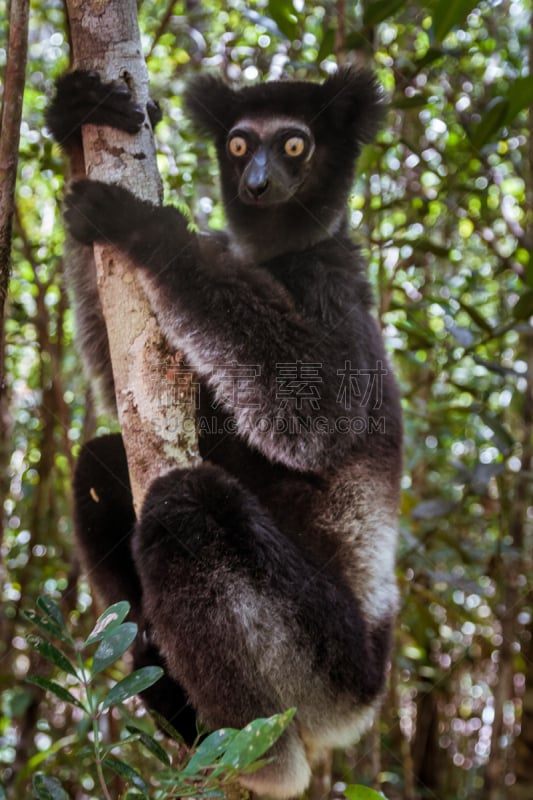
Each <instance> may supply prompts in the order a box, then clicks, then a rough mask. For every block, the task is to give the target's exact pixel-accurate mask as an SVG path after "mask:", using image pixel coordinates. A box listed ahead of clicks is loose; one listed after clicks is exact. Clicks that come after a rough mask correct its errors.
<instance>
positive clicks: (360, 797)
mask: <svg viewBox="0 0 533 800" xmlns="http://www.w3.org/2000/svg"><path fill="white" fill-rule="evenodd" d="M343 794H344V795H345V796H346V797H347V798H348V800H383V798H384V797H385V795H384V794H381V792H376V791H375V790H374V789H370V788H369V787H368V786H347V787H346V789H345V790H344V792H343Z"/></svg>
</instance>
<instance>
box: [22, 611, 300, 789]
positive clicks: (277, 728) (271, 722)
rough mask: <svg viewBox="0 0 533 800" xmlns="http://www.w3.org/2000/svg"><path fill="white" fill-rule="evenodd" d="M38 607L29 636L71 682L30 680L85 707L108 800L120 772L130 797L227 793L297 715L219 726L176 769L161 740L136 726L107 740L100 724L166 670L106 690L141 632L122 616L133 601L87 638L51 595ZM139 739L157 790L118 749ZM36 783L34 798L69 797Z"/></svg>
mask: <svg viewBox="0 0 533 800" xmlns="http://www.w3.org/2000/svg"><path fill="white" fill-rule="evenodd" d="M37 606H38V611H33V610H30V611H26V612H25V617H26V619H27V620H28V621H29V622H30V623H31V624H32V625H33V626H35V627H36V628H38V630H39V635H35V634H30V635H28V636H27V640H28V642H29V643H30V644H31V645H32V647H33V648H34V649H35V650H37V652H39V653H40V655H41V656H42V657H43V658H44V659H46V660H47V661H49V662H51V663H52V664H53V665H54V666H55V667H56V668H58V669H59V670H60V671H61V672H62V673H64V674H65V676H66V681H65V683H66V684H67V685H68V688H67V686H66V685H63V684H62V683H59V682H57V681H55V680H50V679H48V678H43V677H40V676H31V677H29V678H28V681H29V682H30V683H32V684H34V685H36V686H39V687H40V688H41V689H44V690H45V691H47V692H50V693H52V694H53V695H55V697H57V698H58V699H59V700H60V701H62V702H64V703H67V704H69V705H71V706H73V707H75V708H76V709H78V711H79V712H81V713H82V715H83V717H84V718H85V721H86V723H88V724H86V725H85V726H83V725H81V726H80V730H90V731H91V732H92V737H90V739H91V741H90V747H91V753H92V759H93V761H94V765H95V769H96V775H97V779H98V783H99V785H100V788H101V790H102V792H103V796H104V798H105V800H111V795H110V793H109V788H108V785H107V776H109V774H110V773H113V774H116V775H119V776H120V777H121V779H122V781H123V783H124V784H125V785H126V786H127V787H128V788H129V789H130V791H129V792H128V795H127V796H128V797H132V798H133V797H139V798H147V799H148V798H153V800H165V798H170V797H176V796H179V797H191V796H194V797H210V798H212V797H224V791H223V790H222V786H224V785H227V784H228V783H229V782H231V781H232V780H235V777H236V776H237V775H238V774H239V773H242V772H253V771H255V770H257V769H259V768H260V767H261V766H262V765H264V764H265V763H266V762H267V760H268V759H265V758H264V755H265V753H266V752H267V750H269V748H270V747H271V746H272V745H273V744H274V742H275V741H276V740H277V739H278V738H279V737H280V736H281V734H282V733H283V731H284V730H285V728H286V727H287V725H288V724H289V723H290V721H291V720H292V718H293V716H294V714H295V711H296V709H289V710H288V711H286V712H284V713H282V714H276V715H274V716H273V717H269V718H265V719H257V720H255V721H254V722H251V723H250V724H249V725H247V726H246V727H245V728H243V729H242V730H237V729H234V728H225V729H223V730H219V731H215V732H214V733H211V734H210V735H209V736H207V737H206V738H205V739H204V740H203V741H202V742H201V743H200V744H199V745H198V747H197V748H196V749H195V750H193V751H188V752H187V754H186V758H185V763H180V764H179V765H178V768H174V767H172V765H171V759H170V757H169V754H168V753H167V751H166V750H165V749H164V748H163V747H162V746H161V744H160V743H159V742H158V741H157V739H156V738H155V737H154V736H152V735H150V734H148V733H147V732H146V731H144V730H141V729H140V728H139V727H137V726H135V725H127V726H126V730H127V732H128V734H129V735H128V736H127V737H125V738H123V739H121V740H120V741H119V742H111V743H107V742H104V741H103V739H102V735H101V724H100V723H101V721H102V718H103V716H104V715H105V714H107V713H108V712H109V710H110V709H111V708H113V707H119V706H120V705H121V704H122V703H124V701H125V700H127V699H128V698H131V697H133V696H134V695H136V694H138V693H139V692H141V691H143V690H144V689H147V688H148V687H149V686H151V685H152V684H154V683H155V682H156V681H157V680H159V678H160V677H161V676H162V674H163V670H162V669H161V668H160V667H142V668H141V669H138V670H135V671H134V672H132V673H131V674H130V675H128V676H126V677H125V678H122V680H119V681H118V682H117V683H116V684H115V685H114V686H113V687H112V688H111V689H110V690H108V687H107V682H105V681H104V679H103V673H104V671H105V670H107V669H108V667H110V666H111V665H112V664H114V663H115V662H116V661H117V660H119V659H120V658H121V657H122V656H123V655H124V653H125V652H126V650H127V649H128V647H129V646H130V645H131V644H132V642H133V640H134V639H135V636H136V635H137V625H136V624H135V623H133V622H124V620H125V618H126V616H127V614H128V612H129V609H130V606H129V603H127V602H120V603H115V604H114V605H112V606H110V607H109V608H108V609H107V610H106V611H104V613H103V614H102V615H101V616H100V617H99V619H98V620H97V622H96V625H95V627H94V628H93V630H92V631H91V633H90V634H89V636H88V637H87V639H85V640H84V641H78V640H76V639H75V638H74V637H73V636H72V634H71V632H70V631H69V629H68V628H67V625H66V623H65V620H64V618H63V614H62V613H61V610H60V608H59V607H58V606H57V604H56V603H55V602H54V601H53V600H51V599H50V598H49V597H43V596H41V597H39V598H38V600H37ZM43 635H44V637H45V638H43ZM50 639H53V640H55V643H52V642H51V641H50ZM161 723H162V727H163V728H164V730H165V732H166V733H167V734H168V735H170V736H171V737H173V738H174V739H176V740H177V741H178V742H180V743H181V739H180V736H179V734H178V733H177V732H176V731H175V730H174V729H173V728H172V726H171V725H170V724H168V723H166V722H165V721H163V720H161ZM88 738H89V737H88ZM137 742H139V743H140V744H141V745H142V746H143V747H144V749H145V750H146V751H147V752H148V753H149V755H150V756H151V757H153V758H154V759H156V761H157V762H158V771H157V774H156V775H155V776H154V779H153V784H155V788H153V787H149V786H148V784H147V782H146V780H145V779H144V778H143V777H142V775H141V774H140V772H139V771H138V770H137V769H135V768H134V767H132V766H131V765H130V764H129V763H128V762H127V761H126V760H125V759H124V757H123V755H122V753H120V755H121V757H120V758H119V757H117V755H116V751H117V750H118V751H120V750H121V749H123V748H124V747H125V746H126V745H130V744H132V743H137ZM80 743H81V742H80ZM161 764H162V765H163V769H161ZM32 789H33V794H34V797H35V799H36V800H68V794H67V792H66V791H65V789H64V788H63V786H62V785H61V782H60V781H59V780H58V779H57V778H56V777H51V776H48V775H46V774H44V773H42V772H40V773H36V774H35V775H34V776H33V781H32Z"/></svg>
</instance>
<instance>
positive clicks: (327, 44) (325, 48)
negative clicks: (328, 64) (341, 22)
mask: <svg viewBox="0 0 533 800" xmlns="http://www.w3.org/2000/svg"><path fill="white" fill-rule="evenodd" d="M334 49H335V28H332V27H329V28H326V30H325V31H324V33H323V35H322V40H321V42H320V47H319V49H318V56H317V59H316V60H317V62H318V63H319V64H320V63H321V62H322V61H324V59H325V58H327V57H328V56H330V55H331V54H332V53H333V51H334Z"/></svg>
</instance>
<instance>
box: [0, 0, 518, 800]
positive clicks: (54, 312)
mask: <svg viewBox="0 0 533 800" xmlns="http://www.w3.org/2000/svg"><path fill="white" fill-rule="evenodd" d="M12 2H14V0H12ZM8 11H9V9H8V4H7V2H5V0H0V76H1V77H2V78H4V76H5V74H6V69H7V50H6V49H7V41H8V35H9V23H8ZM531 11H532V9H531V3H530V2H529V0H479V2H473V1H472V0H427V2H421V1H420V2H419V1H418V0H414V1H413V2H406V0H358V1H357V2H347V3H346V2H344V1H343V0H337V2H333V0H331V2H326V0H322V2H317V1H316V0H312V2H307V3H303V2H300V0H258V1H257V2H251V3H243V2H241V0H231V2H224V3H222V2H218V0H206V1H205V2H203V3H200V2H197V0H179V1H178V2H166V3H157V2H155V1H154V0H144V2H141V3H139V25H140V29H141V36H142V43H143V49H144V54H145V57H146V61H147V66H148V70H149V74H150V84H151V93H152V96H153V97H154V98H155V99H157V100H158V101H159V103H160V105H161V108H162V111H163V121H162V122H161V124H160V125H159V126H158V128H157V132H156V141H157V147H158V152H159V156H158V166H159V170H160V172H161V176H162V179H163V182H164V188H165V197H166V201H167V202H172V203H174V204H176V205H179V206H180V208H186V209H188V212H187V213H190V215H191V219H192V220H193V221H194V222H195V223H197V224H198V225H200V226H210V227H211V228H213V229H218V228H221V227H223V224H224V220H223V212H222V207H221V203H220V199H219V194H218V186H217V175H216V168H215V164H214V158H213V151H212V147H211V146H210V145H209V144H208V143H207V142H206V141H204V140H198V138H197V136H196V135H195V134H194V132H193V130H192V127H191V126H190V124H189V123H188V122H187V120H186V118H185V114H184V111H183V108H182V96H183V91H184V87H185V84H186V82H187V80H188V79H190V78H191V77H192V76H193V75H195V74H196V73H198V72H200V71H201V72H204V71H213V72H215V73H216V74H219V75H222V76H223V77H225V78H226V79H227V81H228V82H230V83H232V84H235V85H238V86H243V85H246V84H248V83H252V82H255V81H259V80H267V79H277V78H280V77H295V78H300V79H311V80H319V79H323V78H324V77H326V76H327V75H328V74H330V73H331V72H332V71H333V70H334V69H335V67H336V65H337V64H339V63H354V64H356V65H366V66H370V67H372V68H373V69H375V71H376V73H377V75H378V77H379V79H380V81H381V83H382V84H383V86H384V89H385V93H386V98H387V114H386V118H385V122H384V124H383V126H382V130H381V132H380V133H379V135H378V138H377V141H376V143H375V144H373V145H370V146H368V147H366V148H365V149H364V151H363V154H362V156H361V159H360V162H359V168H358V178H357V181H356V185H355V186H354V190H353V193H352V195H351V198H350V224H351V227H352V231H353V237H354V239H355V241H356V242H357V243H358V244H360V245H361V247H362V248H363V251H364V253H365V256H366V257H367V259H368V262H369V274H370V278H371V281H372V286H373V290H374V296H375V301H376V315H377V316H378V318H379V321H380V323H381V325H382V328H383V331H384V335H385V338H386V342H387V347H388V350H389V353H390V357H391V361H392V363H393V365H394V369H395V372H396V374H397V376H398V379H399V382H400V386H401V394H402V399H403V410H404V423H405V436H406V442H405V464H404V477H403V482H402V490H403V491H402V507H401V511H402V516H401V526H400V533H401V536H400V548H399V553H398V576H399V581H400V587H401V609H400V614H399V618H398V624H397V629H396V635H395V649H394V656H393V661H392V664H391V669H390V676H389V688H388V694H387V697H386V700H385V703H384V706H383V709H382V712H381V715H380V718H379V720H378V722H377V723H376V726H375V730H373V731H372V732H371V734H369V735H368V736H367V737H366V738H365V739H364V740H363V741H362V742H361V743H360V744H359V745H358V746H357V747H354V748H352V749H350V750H349V751H348V752H346V753H344V754H338V755H336V757H335V759H334V763H333V783H334V789H333V795H332V796H337V797H340V796H342V791H343V788H344V787H345V786H346V785H347V784H353V783H358V784H359V783H360V784H365V785H368V786H374V787H375V788H379V789H380V791H382V792H383V794H384V795H385V796H386V797H387V798H389V800H396V799H398V800H399V799H400V798H402V799H403V800H415V799H416V800H423V799H425V798H435V799H436V800H437V799H438V800H460V798H468V800H472V798H478V797H479V798H484V799H487V800H503V798H506V800H526V798H527V799H528V800H529V798H530V796H531V786H533V758H532V754H533V639H532V635H531V632H532V624H531V614H532V608H533V594H532V588H531V587H532V586H533V564H532V557H531V553H532V552H533V548H532V544H533V541H532V539H533V488H532V487H533V481H532V455H533V450H532V447H533V327H532V322H533V263H532V262H531V257H530V254H531V247H532V241H533V240H532V236H533V227H532V211H533V156H532V154H531V151H530V147H531V145H530V141H531V136H530V132H531V107H532V106H533V76H532V75H530V67H529V61H530V42H531V19H530V16H531ZM70 65H71V56H70V47H69V32H68V26H67V23H66V16H65V9H64V6H63V3H62V2H59V0H47V3H46V4H42V3H33V4H32V6H31V16H30V25H29V39H28V63H27V68H26V84H25V90H24V104H23V117H22V123H21V127H20V147H19V160H18V173H17V182H16V195H15V213H14V224H13V237H12V250H11V276H10V280H9V290H8V298H7V304H6V312H5V323H4V327H5V330H4V345H3V346H4V348H5V376H6V386H5V388H4V389H3V391H4V398H5V399H6V400H7V404H8V409H9V411H8V424H7V425H6V426H4V425H2V426H1V428H0V429H1V430H2V431H3V435H4V441H3V442H1V443H0V444H1V446H0V455H1V457H2V458H3V459H4V463H2V464H1V465H0V474H1V477H0V490H1V494H2V497H1V502H2V509H3V516H2V530H3V535H2V556H3V558H2V565H1V567H0V576H1V591H2V610H1V615H0V624H1V633H0V687H1V691H2V702H1V707H0V797H2V791H3V790H2V788H1V784H2V783H3V785H4V786H5V787H6V788H5V790H4V791H5V794H6V795H7V796H12V797H14V798H27V797H29V796H31V792H32V791H36V790H35V788H34V789H33V790H32V789H31V788H30V787H31V786H32V780H33V781H34V787H35V780H34V779H35V775H36V774H37V773H39V774H45V775H48V776H54V777H55V778H57V779H58V780H60V781H61V783H62V785H63V786H64V787H65V790H66V791H67V792H68V795H66V796H71V797H73V798H77V800H86V799H87V798H93V797H98V796H99V793H98V792H99V790H98V786H97V782H96V777H95V772H94V763H93V760H92V758H91V755H90V753H88V752H87V750H84V749H83V742H82V740H83V736H84V735H85V731H84V730H83V724H82V723H83V720H82V718H81V716H80V713H79V709H76V708H72V707H71V706H70V705H69V704H68V702H67V701H65V699H63V700H61V698H59V697H58V696H57V695H54V694H53V693H52V694H51V695H50V694H45V692H44V691H43V685H44V684H43V685H41V686H39V685H36V684H35V683H34V684H30V683H28V682H27V678H28V677H29V676H38V677H40V678H42V679H44V680H48V679H50V678H52V679H53V680H56V681H57V680H58V677H57V674H56V673H55V672H53V671H52V670H51V667H50V664H49V660H47V659H46V658H45V657H43V652H42V648H41V651H40V650H39V649H38V648H37V649H36V648H35V647H32V646H31V641H29V640H28V637H29V636H31V633H32V627H31V625H30V624H29V623H28V620H27V616H26V617H25V616H24V614H23V612H24V611H28V610H32V609H35V608H37V598H38V597H39V596H41V595H46V596H48V597H49V598H51V599H52V600H53V601H55V603H57V604H58V606H61V609H62V613H63V615H64V617H65V619H66V620H67V625H68V628H69V630H70V631H71V632H73V635H74V636H75V637H79V638H80V639H84V638H86V637H87V636H88V635H89V633H90V631H91V629H92V628H93V626H94V623H95V620H96V617H97V613H96V611H95V609H94V607H93V604H92V601H91V595H90V591H89V586H88V583H87V581H86V578H85V576H84V575H83V573H81V571H80V568H79V565H78V564H77V561H76V556H75V553H74V549H73V535H72V509H71V494H70V482H71V475H72V469H73V464H74V462H75V459H76V456H77V454H78V452H79V448H80V445H81V443H82V442H84V441H85V440H86V439H87V438H89V437H90V436H93V435H95V434H102V433H105V432H108V431H109V430H112V429H113V423H112V421H111V420H110V419H109V418H108V417H106V416H105V415H103V414H101V413H100V412H99V408H98V406H97V404H96V403H95V402H94V399H93V396H92V394H91V390H90V387H89V386H88V384H87V381H86V379H85V377H84V375H83V372H82V369H81V367H80V360H79V356H78V354H77V352H76V349H75V346H74V342H73V317H72V310H71V308H70V304H69V297H68V292H67V288H66V286H65V281H64V277H63V246H64V233H63V229H62V226H61V220H60V200H61V198H62V196H63V192H64V188H65V185H66V181H67V180H68V176H67V175H66V170H65V166H66V165H65V161H64V159H63V157H62V155H61V153H60V151H59V149H58V148H57V146H56V145H55V144H53V142H52V139H51V136H50V134H49V132H48V131H47V130H46V127H45V123H44V110H45V108H46V106H47V103H48V102H49V99H50V97H51V95H52V93H53V85H54V80H55V79H56V78H57V77H58V76H59V75H60V74H61V73H62V72H64V71H65V70H66V69H68V68H69V66H70ZM3 85H4V84H1V85H0V89H2V92H3ZM0 99H1V100H2V102H3V103H5V102H6V96H5V94H4V93H2V97H1V98H0ZM0 135H1V134H0ZM5 266H6V265H5V264H3V265H2V268H3V269H5ZM52 660H53V659H52ZM56 667H58V664H57V659H56ZM127 672H128V666H127V663H124V662H120V663H119V664H118V665H117V664H115V665H114V666H113V667H112V669H108V670H107V671H105V670H103V671H102V675H101V680H102V686H113V685H116V682H117V681H118V680H120V679H121V678H123V677H124V675H126V674H127ZM41 683H42V682H41ZM66 685H68V682H67V684H66ZM132 720H133V721H134V723H135V725H137V726H141V728H142V729H143V732H146V731H148V732H149V734H150V736H151V737H152V738H153V737H155V739H154V741H160V740H159V738H158V736H159V734H157V733H155V729H154V726H153V724H152V723H151V722H150V720H149V719H148V718H147V717H146V715H144V714H143V712H142V710H141V707H140V705H138V704H135V703H133V704H130V705H127V706H125V707H124V708H122V707H120V709H118V708H117V709H116V711H115V713H114V714H113V715H111V716H110V718H109V724H108V730H107V731H106V732H105V736H109V737H111V739H112V740H113V741H115V742H116V741H118V740H119V739H121V738H124V739H125V738H126V737H127V735H128V732H127V730H126V726H127V725H131V724H133V723H132ZM147 735H148V733H147ZM150 741H152V739H150ZM80 743H81V744H80ZM127 746H130V745H124V747H125V748H127ZM128 758H129V762H128V763H133V764H134V765H135V768H136V770H138V771H139V772H140V773H142V774H143V775H144V779H145V780H146V781H148V778H149V776H150V775H152V774H153V773H154V772H155V771H156V770H157V767H154V763H153V759H154V758H155V756H154V753H153V752H150V750H149V748H148V749H146V748H145V750H144V751H143V753H142V755H138V754H136V755H134V756H132V755H131V754H130V755H129V756H128V757H125V760H126V761H128ZM150 759H152V761H151V760H150ZM115 766H116V765H115ZM117 771H119V770H118V768H117ZM121 780H122V785H121V788H120V789H117V794H116V796H117V797H119V796H120V797H122V796H128V797H132V798H133V797H140V796H143V795H142V793H141V794H136V793H135V791H136V790H135V788H134V787H135V785H136V784H135V781H134V780H133V782H132V776H131V774H129V775H128V774H126V773H121ZM127 787H129V788H127ZM43 791H44V789H43ZM139 791H140V790H139ZM120 792H122V794H120ZM126 792H129V793H128V794H126ZM36 796H37V797H41V796H42V797H45V796H47V795H46V794H42V795H41V794H37V795H36ZM50 796H55V795H50ZM57 796H58V797H61V796H62V795H57ZM149 796H150V797H152V796H153V797H156V796H157V795H155V794H154V795H149ZM160 796H163V795H160Z"/></svg>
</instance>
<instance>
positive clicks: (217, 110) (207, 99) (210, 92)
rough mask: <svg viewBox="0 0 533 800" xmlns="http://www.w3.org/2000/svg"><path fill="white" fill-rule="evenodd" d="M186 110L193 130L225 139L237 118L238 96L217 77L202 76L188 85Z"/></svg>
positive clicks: (185, 100)
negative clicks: (193, 127) (194, 128)
mask: <svg viewBox="0 0 533 800" xmlns="http://www.w3.org/2000/svg"><path fill="white" fill-rule="evenodd" d="M184 103H185V110H186V112H187V114H188V115H189V117H190V118H191V120H192V122H193V123H194V126H195V127H196V128H197V129H198V130H199V131H201V132H202V133H206V134H207V135H209V136H212V137H214V138H215V139H216V138H219V137H220V136H225V135H226V134H227V133H228V131H229V130H230V128H231V126H232V124H233V122H234V120H235V119H236V117H237V114H238V109H239V105H240V103H239V98H238V96H237V92H234V91H233V89H230V87H229V86H228V85H227V84H226V83H224V81H223V80H221V79H220V78H217V77H215V76H214V75H199V76H198V77H196V78H193V80H192V81H190V82H189V84H188V86H187V89H186V91H185V97H184Z"/></svg>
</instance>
